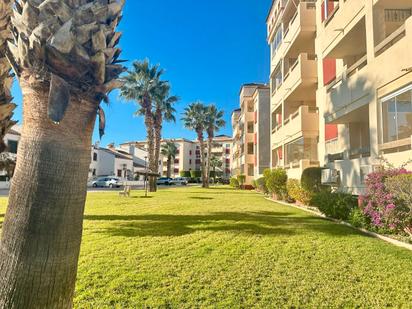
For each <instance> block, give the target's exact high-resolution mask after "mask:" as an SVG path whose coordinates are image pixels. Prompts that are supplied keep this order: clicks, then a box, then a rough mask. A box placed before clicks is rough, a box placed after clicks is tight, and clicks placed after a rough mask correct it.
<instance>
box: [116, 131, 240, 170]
mask: <svg viewBox="0 0 412 309" xmlns="http://www.w3.org/2000/svg"><path fill="white" fill-rule="evenodd" d="M169 141H171V142H174V143H175V145H176V146H177V155H176V158H175V159H174V161H173V163H172V177H179V176H180V173H181V172H187V171H192V170H193V171H200V170H201V166H200V164H201V155H200V154H201V153H200V144H199V142H198V141H192V140H188V139H184V138H177V139H164V140H162V143H166V142H169ZM231 145H232V138H231V137H230V136H226V135H219V136H216V137H215V138H214V140H213V148H212V156H214V157H217V158H219V159H220V160H221V162H222V167H218V168H217V169H216V170H217V171H218V172H219V173H220V174H221V175H222V176H223V177H225V178H229V177H230V166H231ZM120 147H121V148H122V149H130V147H134V148H135V149H147V142H146V141H135V142H127V143H124V144H121V145H120ZM159 171H161V173H162V175H163V176H166V175H167V157H163V156H161V158H160V160H159Z"/></svg>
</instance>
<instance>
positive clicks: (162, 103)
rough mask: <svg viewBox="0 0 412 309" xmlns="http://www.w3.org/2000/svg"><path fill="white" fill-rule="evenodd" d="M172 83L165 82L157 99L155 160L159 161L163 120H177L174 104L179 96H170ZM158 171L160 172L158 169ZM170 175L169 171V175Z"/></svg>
mask: <svg viewBox="0 0 412 309" xmlns="http://www.w3.org/2000/svg"><path fill="white" fill-rule="evenodd" d="M169 93H170V85H169V83H165V86H164V87H163V92H162V93H161V95H160V96H159V97H158V98H157V99H156V100H155V113H154V114H155V118H154V136H155V160H156V162H158V161H159V158H160V151H161V150H160V148H161V142H162V128H163V121H164V120H165V121H167V122H176V118H175V113H176V110H175V108H174V107H173V105H174V104H175V103H176V102H178V101H179V97H177V96H170V94H169ZM156 172H158V171H157V170H156ZM167 177H170V175H169V173H168V176H167Z"/></svg>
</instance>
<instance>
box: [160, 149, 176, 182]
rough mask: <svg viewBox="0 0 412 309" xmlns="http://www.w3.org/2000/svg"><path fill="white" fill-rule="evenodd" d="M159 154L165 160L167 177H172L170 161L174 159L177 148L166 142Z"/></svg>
mask: <svg viewBox="0 0 412 309" xmlns="http://www.w3.org/2000/svg"><path fill="white" fill-rule="evenodd" d="M161 154H162V155H163V156H165V157H166V158H167V177H168V178H170V177H171V175H172V160H174V159H175V158H176V155H177V146H176V144H175V143H174V142H171V141H168V142H166V144H164V145H162V150H161Z"/></svg>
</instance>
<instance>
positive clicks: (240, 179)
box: [237, 175, 246, 187]
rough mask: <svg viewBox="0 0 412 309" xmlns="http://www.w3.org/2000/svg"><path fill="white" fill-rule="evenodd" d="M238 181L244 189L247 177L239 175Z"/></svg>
mask: <svg viewBox="0 0 412 309" xmlns="http://www.w3.org/2000/svg"><path fill="white" fill-rule="evenodd" d="M237 181H238V183H239V186H240V187H243V185H244V184H245V181H246V176H245V175H238V176H237Z"/></svg>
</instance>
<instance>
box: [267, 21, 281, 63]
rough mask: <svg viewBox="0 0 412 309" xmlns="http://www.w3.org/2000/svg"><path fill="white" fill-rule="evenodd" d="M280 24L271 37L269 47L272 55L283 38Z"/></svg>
mask: <svg viewBox="0 0 412 309" xmlns="http://www.w3.org/2000/svg"><path fill="white" fill-rule="evenodd" d="M282 32H283V31H282V26H279V28H278V29H277V30H276V34H275V37H274V39H273V42H272V44H271V45H270V47H271V48H270V49H271V52H272V57H274V56H275V55H276V51H277V50H278V48H279V45H280V44H281V43H282V38H283V33H282Z"/></svg>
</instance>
